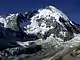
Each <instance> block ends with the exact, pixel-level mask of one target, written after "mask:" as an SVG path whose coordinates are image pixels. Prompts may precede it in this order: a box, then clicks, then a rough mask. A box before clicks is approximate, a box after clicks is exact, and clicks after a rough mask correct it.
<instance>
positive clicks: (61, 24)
mask: <svg viewBox="0 0 80 60" xmlns="http://www.w3.org/2000/svg"><path fill="white" fill-rule="evenodd" d="M27 16H28V19H27V18H26V19H23V23H20V25H22V27H21V29H22V30H23V32H24V33H26V34H35V35H40V36H41V37H43V38H44V37H45V34H46V33H47V35H48V36H50V34H54V35H55V36H57V37H59V38H61V39H66V40H69V39H71V38H72V37H73V36H74V34H73V33H74V32H76V31H75V29H74V25H75V24H74V23H73V22H72V21H70V20H69V18H68V17H67V16H66V15H65V14H64V13H63V12H62V11H60V10H58V9H57V8H55V7H53V6H48V7H45V8H42V9H38V10H37V11H36V13H35V12H30V13H27ZM27 16H26V17H27ZM24 18H25V17H24ZM24 20H25V21H26V22H24ZM27 20H28V22H27ZM25 23H27V24H25ZM23 25H24V26H23ZM40 36H39V37H40ZM46 37H47V36H46Z"/></svg>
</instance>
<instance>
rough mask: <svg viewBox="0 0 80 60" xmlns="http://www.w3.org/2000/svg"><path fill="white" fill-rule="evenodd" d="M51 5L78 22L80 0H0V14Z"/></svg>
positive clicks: (79, 17) (79, 21) (79, 20)
mask: <svg viewBox="0 0 80 60" xmlns="http://www.w3.org/2000/svg"><path fill="white" fill-rule="evenodd" d="M49 5H53V6H55V7H56V8H58V9H60V10H61V11H63V12H64V13H65V14H66V15H67V16H68V17H69V18H70V19H71V20H72V21H74V22H76V23H79V24H80V0H0V14H9V13H17V12H27V11H32V10H36V9H39V8H44V7H45V6H49Z"/></svg>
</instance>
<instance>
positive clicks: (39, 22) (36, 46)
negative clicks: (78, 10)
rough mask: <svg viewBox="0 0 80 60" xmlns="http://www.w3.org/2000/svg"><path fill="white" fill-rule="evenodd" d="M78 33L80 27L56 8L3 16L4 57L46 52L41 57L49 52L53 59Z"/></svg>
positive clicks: (0, 30)
mask: <svg viewBox="0 0 80 60" xmlns="http://www.w3.org/2000/svg"><path fill="white" fill-rule="evenodd" d="M79 33H80V25H79V24H76V23H74V22H72V21H71V20H70V19H69V18H68V17H67V16H66V15H65V14H64V13H63V12H62V11H60V10H58V9H57V8H55V7H53V6H48V7H45V8H42V9H39V10H36V11H32V12H25V13H17V14H9V15H7V16H5V17H3V16H0V50H2V51H1V55H2V54H4V55H5V54H6V53H7V54H8V55H10V56H15V55H22V54H26V56H28V55H29V56H32V55H33V54H35V53H37V52H38V54H39V51H40V52H41V53H42V51H43V50H44V49H45V51H44V52H43V53H42V56H47V55H46V53H48V52H49V54H48V56H51V55H53V54H55V51H56V52H57V51H58V49H60V48H62V47H63V45H66V44H65V43H66V42H67V41H71V40H74V39H75V38H76V36H77V35H78V34H79ZM75 35H76V36H75ZM74 41H75V40H74ZM4 42H5V43H4ZM69 43H70V42H69ZM73 43H74V42H73ZM73 45H74V44H73ZM1 46H3V47H1ZM74 46H75V45H74ZM64 47H65V46H64ZM70 47H71V46H70ZM49 49H50V51H49ZM3 51H4V52H3ZM45 52H46V53H45ZM36 56H37V54H36ZM48 56H47V57H48ZM40 57H41V56H40Z"/></svg>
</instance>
